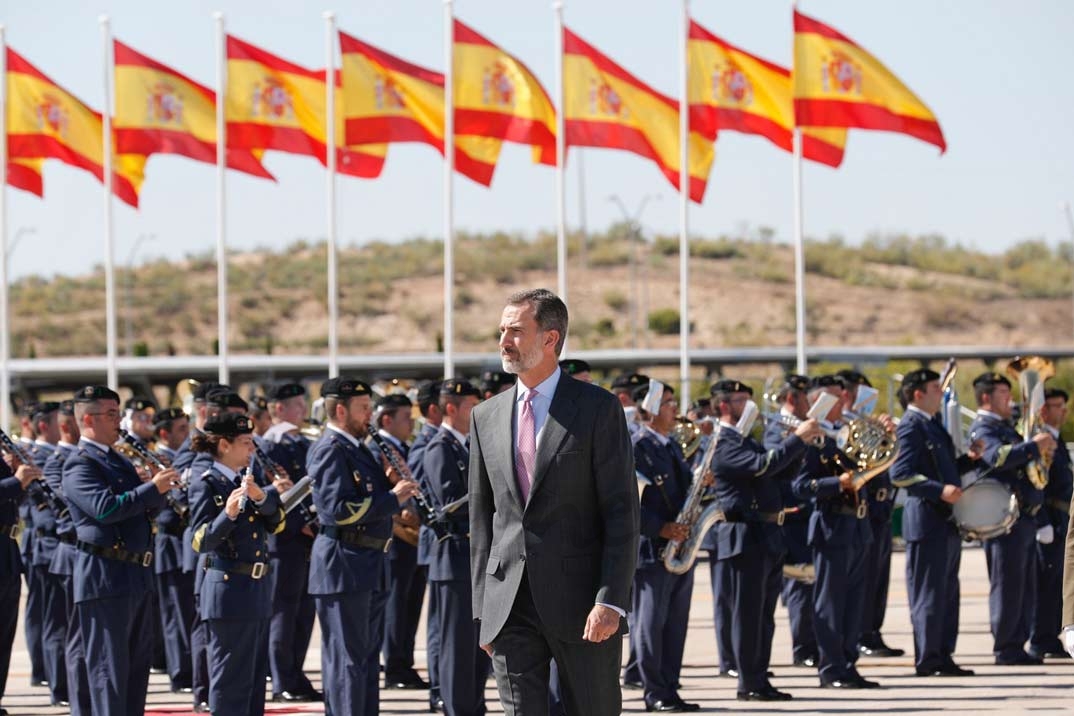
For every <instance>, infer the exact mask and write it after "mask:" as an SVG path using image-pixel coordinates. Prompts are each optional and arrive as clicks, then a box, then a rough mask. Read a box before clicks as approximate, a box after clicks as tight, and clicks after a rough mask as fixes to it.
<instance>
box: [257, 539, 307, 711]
mask: <svg viewBox="0 0 1074 716" xmlns="http://www.w3.org/2000/svg"><path fill="white" fill-rule="evenodd" d="M271 561H272V573H273V574H274V575H275V579H276V582H275V585H274V587H273V590H272V622H271V624H270V626H269V637H268V639H269V642H268V643H269V667H270V668H271V670H272V693H274V694H279V693H281V692H284V691H288V692H290V693H292V694H302V693H309V692H310V691H313V684H312V683H310V680H309V678H308V677H307V676H306V674H305V672H303V671H302V664H303V662H305V660H306V652H307V651H308V650H309V646H310V638H311V637H312V636H313V618H314V615H315V613H316V610H315V608H314V605H313V597H311V596H310V595H309V592H308V591H307V589H306V582H307V581H309V562H308V561H307V559H306V557H305V555H304V554H302V553H299V554H291V553H286V556H284V557H273V558H272V560H271Z"/></svg>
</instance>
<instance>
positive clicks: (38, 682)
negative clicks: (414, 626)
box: [30, 679, 48, 686]
mask: <svg viewBox="0 0 1074 716" xmlns="http://www.w3.org/2000/svg"><path fill="white" fill-rule="evenodd" d="M30 686H48V682H47V681H45V680H44V679H30Z"/></svg>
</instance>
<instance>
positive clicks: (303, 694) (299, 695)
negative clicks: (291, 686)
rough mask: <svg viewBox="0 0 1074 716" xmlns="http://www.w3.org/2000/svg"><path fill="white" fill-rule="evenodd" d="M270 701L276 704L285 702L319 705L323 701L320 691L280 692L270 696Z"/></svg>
mask: <svg viewBox="0 0 1074 716" xmlns="http://www.w3.org/2000/svg"><path fill="white" fill-rule="evenodd" d="M272 700H273V701H276V702H280V701H285V702H290V703H307V704H309V703H319V702H321V701H324V694H322V693H321V692H320V691H297V692H294V693H292V692H290V691H281V692H280V693H278V694H273V695H272Z"/></svg>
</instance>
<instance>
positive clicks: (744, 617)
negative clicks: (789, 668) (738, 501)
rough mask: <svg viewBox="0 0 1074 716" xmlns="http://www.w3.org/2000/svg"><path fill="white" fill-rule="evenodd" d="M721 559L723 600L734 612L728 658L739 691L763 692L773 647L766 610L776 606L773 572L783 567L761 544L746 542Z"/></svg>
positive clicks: (766, 683)
mask: <svg viewBox="0 0 1074 716" xmlns="http://www.w3.org/2000/svg"><path fill="white" fill-rule="evenodd" d="M721 562H723V563H724V567H723V569H724V570H725V571H726V584H727V590H726V591H727V595H726V599H727V602H728V606H729V609H730V610H731V614H733V615H734V616H733V618H732V619H731V622H730V624H729V630H730V632H731V654H732V656H731V660H733V662H734V664H735V668H737V669H738V690H739V691H740V692H746V691H762V690H764V688H765V687H766V686H767V685H768V677H767V675H766V671H767V670H768V655H769V652H770V650H771V647H772V641H771V634H772V629H771V628H770V627H769V625H768V609H769V607H770V606H771V607H772V609H774V608H775V591H776V587H775V584H777V583H778V582H775V580H774V575H775V574H778V572H777V570H780V571H781V570H782V565H781V563H780V562H779V561H778V560H777V559H776V556H775V555H773V554H772V553H770V552H769V551H768V550H766V549H765V548H764V547H763V546H761V545H746V546H744V547H743V549H742V551H741V552H740V553H739V554H736V555H735V556H733V557H728V558H726V559H723V560H721ZM769 591H772V592H773V594H769ZM773 618H774V617H773Z"/></svg>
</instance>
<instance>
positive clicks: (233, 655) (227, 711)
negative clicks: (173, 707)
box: [205, 619, 268, 716]
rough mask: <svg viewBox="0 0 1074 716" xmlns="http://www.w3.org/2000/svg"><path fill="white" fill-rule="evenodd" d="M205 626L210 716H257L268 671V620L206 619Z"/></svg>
mask: <svg viewBox="0 0 1074 716" xmlns="http://www.w3.org/2000/svg"><path fill="white" fill-rule="evenodd" d="M205 625H206V630H207V631H208V633H209V674H210V677H209V678H210V682H209V706H210V707H211V708H212V713H213V716H261V715H262V714H264V713H265V676H266V675H267V674H268V619H208V620H206V622H205Z"/></svg>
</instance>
